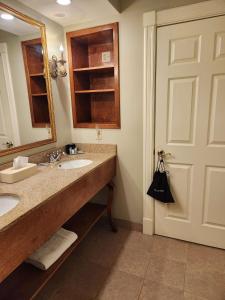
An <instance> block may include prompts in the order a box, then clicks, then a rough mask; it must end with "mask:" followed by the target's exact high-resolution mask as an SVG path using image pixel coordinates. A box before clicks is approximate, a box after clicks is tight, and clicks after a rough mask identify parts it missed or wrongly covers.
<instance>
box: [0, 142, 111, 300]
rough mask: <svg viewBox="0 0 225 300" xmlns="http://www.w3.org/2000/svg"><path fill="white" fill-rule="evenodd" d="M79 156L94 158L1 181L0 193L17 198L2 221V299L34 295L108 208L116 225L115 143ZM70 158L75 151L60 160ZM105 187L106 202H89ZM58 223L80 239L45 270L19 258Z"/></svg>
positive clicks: (44, 238)
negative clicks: (76, 166) (72, 166)
mask: <svg viewBox="0 0 225 300" xmlns="http://www.w3.org/2000/svg"><path fill="white" fill-rule="evenodd" d="M100 147H101V146H100ZM79 158H81V159H90V160H92V163H91V164H89V165H87V166H85V167H82V168H79V169H71V170H67V169H60V168H59V166H58V165H54V166H48V167H39V172H38V173H37V174H35V175H33V176H32V177H30V178H27V179H25V180H23V181H21V182H18V183H14V184H11V185H9V184H4V183H0V194H4V193H10V192H11V193H12V191H14V193H15V194H17V195H18V196H19V197H20V203H19V204H18V205H17V207H16V208H14V209H13V210H12V211H10V212H9V213H8V214H5V215H3V216H2V217H1V220H0V257H1V267H0V281H1V285H0V298H1V299H2V300H3V299H21V300H25V299H32V298H34V297H35V295H37V293H38V292H39V291H40V289H41V288H42V287H43V286H44V285H45V283H46V282H47V281H48V280H49V279H50V278H51V277H52V275H53V274H54V273H55V272H56V271H57V269H58V268H59V267H60V265H61V264H62V263H63V262H64V260H65V259H66V258H67V257H68V255H70V253H71V252H72V251H73V250H74V249H75V247H76V246H77V245H78V244H79V243H80V241H81V240H82V239H83V238H84V237H85V235H86V234H87V233H88V231H89V230H90V229H91V228H92V226H93V225H94V224H95V223H96V222H97V220H98V219H99V218H100V217H101V216H102V215H103V214H104V213H106V212H107V213H108V217H109V221H110V225H111V228H112V230H113V231H115V230H116V229H115V227H114V226H113V223H112V220H111V204H112V200H113V183H112V181H111V180H112V179H113V177H114V175H115V172H116V146H111V148H110V150H109V151H105V150H104V151H102V153H95V152H90V153H87V152H86V153H85V154H82V155H77V156H76V157H75V159H79ZM71 159H74V156H73V157H72V158H71V157H69V156H68V157H66V158H65V159H64V160H71ZM104 186H107V187H108V199H107V201H106V202H107V203H106V205H102V204H96V203H89V201H90V199H91V198H92V197H93V196H94V195H95V194H96V193H97V192H99V191H100V190H101V189H102V188H103V187H104ZM61 226H63V227H64V228H66V229H68V230H71V231H74V232H76V233H77V235H78V240H77V241H76V242H75V243H74V244H73V245H72V246H71V247H70V248H69V249H68V250H67V251H66V252H65V253H64V254H63V255H62V256H61V258H60V259H59V260H58V261H56V262H55V263H54V264H53V265H52V266H51V267H50V268H49V269H48V270H47V271H41V270H38V269H36V268H35V267H33V266H31V265H29V264H26V263H23V261H24V260H25V259H26V258H27V257H28V256H29V255H30V254H31V253H33V252H34V250H36V249H37V248H39V247H40V246H41V245H42V244H43V243H45V242H46V241H47V240H48V239H49V238H50V237H51V235H52V234H54V233H55V232H56V231H57V230H58V229H59V228H60V227H61ZM6 277H7V278H6Z"/></svg>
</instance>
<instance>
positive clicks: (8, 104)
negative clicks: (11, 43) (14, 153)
mask: <svg viewBox="0 0 225 300" xmlns="http://www.w3.org/2000/svg"><path fill="white" fill-rule="evenodd" d="M14 99H15V98H14V94H13V87H12V81H11V74H10V68H9V63H8V55H7V48H6V45H5V44H4V43H0V150H1V149H5V148H7V145H6V143H7V142H12V143H13V144H14V146H17V145H19V131H18V130H19V129H18V122H17V115H16V106H15V100H14Z"/></svg>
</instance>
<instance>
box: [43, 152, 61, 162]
mask: <svg viewBox="0 0 225 300" xmlns="http://www.w3.org/2000/svg"><path fill="white" fill-rule="evenodd" d="M63 155H65V153H64V152H62V150H57V151H53V152H52V153H49V154H48V155H47V156H48V159H49V163H54V162H57V161H60V160H61V158H62V156H63Z"/></svg>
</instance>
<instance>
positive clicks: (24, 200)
mask: <svg viewBox="0 0 225 300" xmlns="http://www.w3.org/2000/svg"><path fill="white" fill-rule="evenodd" d="M87 150H90V148H88V149H87ZM110 150H111V151H109V152H104V151H102V152H101V153H94V152H85V154H79V155H75V156H72V157H71V156H65V157H63V159H62V160H61V161H60V162H62V161H65V160H74V159H90V160H92V161H93V163H92V164H90V165H88V166H85V167H82V168H79V169H71V170H62V169H59V168H58V164H57V163H56V164H54V165H49V166H38V172H37V173H36V174H35V175H33V176H31V177H29V178H26V179H24V180H22V181H20V182H16V183H13V184H6V183H0V194H5V193H6V194H16V195H18V196H19V197H20V203H19V204H18V205H17V206H16V207H15V208H14V209H12V210H11V211H9V212H8V213H6V214H5V215H3V216H1V217H0V231H2V230H5V229H6V228H7V227H8V226H9V225H11V224H12V223H13V222H15V221H18V219H19V218H20V217H21V216H23V215H25V214H26V213H28V212H29V211H31V210H32V209H34V208H35V207H37V206H39V205H40V204H42V203H43V202H44V201H46V200H47V199H49V198H50V197H52V196H53V195H55V194H56V193H58V192H60V191H61V190H63V189H65V188H66V187H67V186H69V185H70V184H72V183H74V182H75V181H77V180H79V179H80V178H81V177H82V176H84V175H86V174H87V173H89V172H91V171H93V170H94V169H95V168H96V167H98V166H99V165H101V164H103V163H105V162H106V161H108V160H110V159H111V158H113V157H115V156H116V146H115V148H114V151H112V149H110ZM91 151H92V149H91Z"/></svg>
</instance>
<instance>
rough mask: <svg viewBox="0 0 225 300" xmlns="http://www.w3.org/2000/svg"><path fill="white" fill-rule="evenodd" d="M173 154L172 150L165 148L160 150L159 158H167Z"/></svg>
mask: <svg viewBox="0 0 225 300" xmlns="http://www.w3.org/2000/svg"><path fill="white" fill-rule="evenodd" d="M171 156H172V154H171V153H170V152H167V153H166V152H165V151H164V150H160V151H158V157H159V159H165V158H166V157H171Z"/></svg>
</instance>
